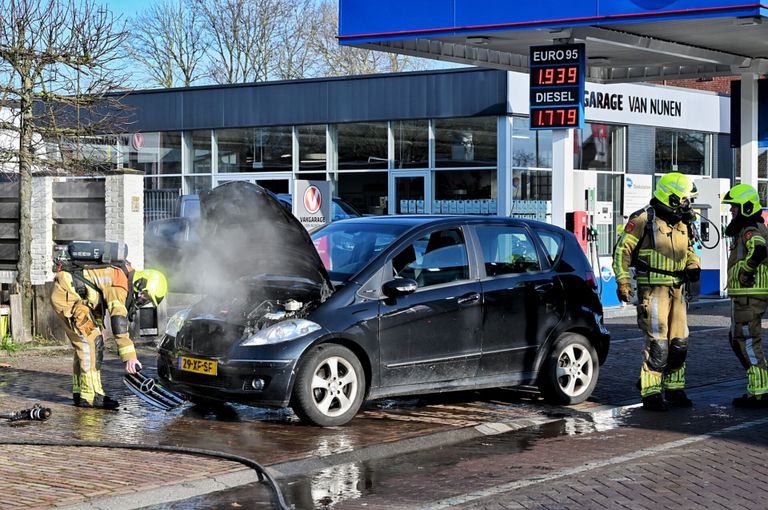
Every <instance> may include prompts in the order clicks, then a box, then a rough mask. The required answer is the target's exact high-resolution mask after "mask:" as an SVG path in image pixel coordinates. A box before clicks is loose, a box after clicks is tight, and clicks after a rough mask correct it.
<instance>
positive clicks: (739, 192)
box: [722, 184, 763, 216]
mask: <svg viewBox="0 0 768 510" xmlns="http://www.w3.org/2000/svg"><path fill="white" fill-rule="evenodd" d="M722 202H723V203H724V204H735V205H738V206H739V212H740V213H741V215H742V216H752V215H753V214H755V213H756V212H758V211H762V210H763V207H762V206H761V205H760V195H758V194H757V190H756V189H755V188H753V187H752V186H750V185H749V184H737V185H736V186H734V187H733V188H731V189H729V190H728V193H726V194H725V196H724V197H723V200H722Z"/></svg>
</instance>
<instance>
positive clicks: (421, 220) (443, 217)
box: [336, 214, 558, 230]
mask: <svg viewBox="0 0 768 510" xmlns="http://www.w3.org/2000/svg"><path fill="white" fill-rule="evenodd" d="M456 221H461V222H466V223H511V224H525V225H530V226H531V227H537V228H539V227H541V228H546V229H548V230H558V228H557V227H554V226H552V225H550V224H548V223H543V222H540V221H536V220H529V219H525V218H512V217H509V216H468V215H463V216H462V215H450V214H432V215H430V214H401V215H394V216H363V217H360V218H347V219H343V220H339V221H338V222H336V223H339V222H344V223H358V224H364V223H368V224H372V223H384V224H388V225H407V226H417V225H426V224H430V223H434V224H440V223H452V222H456Z"/></svg>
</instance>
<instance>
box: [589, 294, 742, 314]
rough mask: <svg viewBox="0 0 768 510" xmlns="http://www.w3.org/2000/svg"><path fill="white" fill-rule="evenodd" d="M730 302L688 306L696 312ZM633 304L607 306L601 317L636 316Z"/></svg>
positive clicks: (700, 302)
mask: <svg viewBox="0 0 768 510" xmlns="http://www.w3.org/2000/svg"><path fill="white" fill-rule="evenodd" d="M728 302H730V298H713V299H709V298H707V299H699V300H698V301H694V302H692V303H689V304H688V309H689V310H698V309H701V308H707V307H709V306H712V305H718V304H722V303H728ZM636 313H637V312H636V308H635V305H634V304H623V305H620V306H609V307H606V308H604V309H603V317H604V318H606V319H615V318H618V317H634V316H635V314H636Z"/></svg>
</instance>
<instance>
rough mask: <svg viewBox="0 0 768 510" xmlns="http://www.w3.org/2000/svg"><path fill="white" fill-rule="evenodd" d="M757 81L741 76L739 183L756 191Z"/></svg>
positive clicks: (755, 76) (753, 76)
mask: <svg viewBox="0 0 768 510" xmlns="http://www.w3.org/2000/svg"><path fill="white" fill-rule="evenodd" d="M757 80H758V75H757V74H756V73H744V74H742V75H741V144H740V147H741V151H740V153H741V159H740V162H741V182H742V183H744V184H749V185H751V186H754V187H755V189H757V152H758V151H757ZM732 100H733V99H732Z"/></svg>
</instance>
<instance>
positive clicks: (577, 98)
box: [529, 44, 586, 129]
mask: <svg viewBox="0 0 768 510" xmlns="http://www.w3.org/2000/svg"><path fill="white" fill-rule="evenodd" d="M585 61H586V59H585V55H584V44H559V45H554V46H531V50H530V59H529V65H530V105H531V129H568V128H582V127H584V76H585V67H586V66H585Z"/></svg>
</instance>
